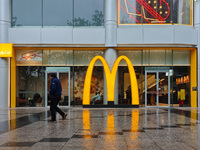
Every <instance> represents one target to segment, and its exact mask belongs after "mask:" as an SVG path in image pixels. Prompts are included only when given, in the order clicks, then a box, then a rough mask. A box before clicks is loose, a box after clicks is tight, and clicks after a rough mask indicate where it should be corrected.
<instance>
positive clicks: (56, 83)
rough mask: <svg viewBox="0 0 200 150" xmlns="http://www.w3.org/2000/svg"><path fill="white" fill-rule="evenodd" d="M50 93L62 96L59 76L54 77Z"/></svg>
mask: <svg viewBox="0 0 200 150" xmlns="http://www.w3.org/2000/svg"><path fill="white" fill-rule="evenodd" d="M49 94H50V96H60V95H61V94H62V87H61V83H60V81H59V80H58V78H57V77H55V78H53V79H52V82H51V87H50V90H49Z"/></svg>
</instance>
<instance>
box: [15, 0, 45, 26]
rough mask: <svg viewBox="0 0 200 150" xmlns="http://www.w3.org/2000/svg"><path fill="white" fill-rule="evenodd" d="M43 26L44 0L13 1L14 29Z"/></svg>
mask: <svg viewBox="0 0 200 150" xmlns="http://www.w3.org/2000/svg"><path fill="white" fill-rule="evenodd" d="M25 26H29V27H30V26H34V27H36V26H38V27H41V26H42V0H13V1H12V27H25Z"/></svg>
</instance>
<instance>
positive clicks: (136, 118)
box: [131, 109, 139, 139]
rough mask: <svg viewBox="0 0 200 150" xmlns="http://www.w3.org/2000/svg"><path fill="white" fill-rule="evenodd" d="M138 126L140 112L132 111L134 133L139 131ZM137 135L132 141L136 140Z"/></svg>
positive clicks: (133, 136)
mask: <svg viewBox="0 0 200 150" xmlns="http://www.w3.org/2000/svg"><path fill="white" fill-rule="evenodd" d="M138 124H139V110H138V109H137V110H132V131H137V130H138ZM136 138H137V134H132V135H131V139H136Z"/></svg>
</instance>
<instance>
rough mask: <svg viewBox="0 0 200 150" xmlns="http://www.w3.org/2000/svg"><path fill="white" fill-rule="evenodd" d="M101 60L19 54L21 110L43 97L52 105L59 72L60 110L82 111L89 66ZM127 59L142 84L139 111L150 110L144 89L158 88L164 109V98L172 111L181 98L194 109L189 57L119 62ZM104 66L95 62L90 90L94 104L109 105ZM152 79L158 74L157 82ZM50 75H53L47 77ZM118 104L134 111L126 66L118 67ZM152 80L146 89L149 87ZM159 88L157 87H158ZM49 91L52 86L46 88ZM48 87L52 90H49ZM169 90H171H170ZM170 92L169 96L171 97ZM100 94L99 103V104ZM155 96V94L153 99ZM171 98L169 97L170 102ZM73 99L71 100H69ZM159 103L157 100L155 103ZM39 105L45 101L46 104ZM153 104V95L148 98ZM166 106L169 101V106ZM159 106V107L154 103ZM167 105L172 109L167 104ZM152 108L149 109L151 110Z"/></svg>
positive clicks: (143, 55) (147, 55)
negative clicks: (51, 94) (52, 80)
mask: <svg viewBox="0 0 200 150" xmlns="http://www.w3.org/2000/svg"><path fill="white" fill-rule="evenodd" d="M97 55H100V56H104V51H103V50H65V49H59V50H55V49H49V50H47V49H45V50H20V49H19V50H16V64H17V91H16V102H17V106H33V105H32V103H31V102H32V101H31V100H33V98H34V96H35V95H37V94H39V95H40V97H42V98H41V99H42V101H40V105H38V104H37V105H38V106H46V104H48V102H47V100H48V97H47V94H48V89H49V85H50V84H48V75H49V74H50V73H51V72H57V75H58V77H60V80H61V82H62V86H63V97H62V100H61V103H60V105H63V106H67V105H69V100H70V102H71V105H72V106H73V105H76V106H77V105H82V101H83V90H84V82H85V76H86V72H87V68H88V66H89V64H90V61H91V60H92V59H93V58H94V57H95V56H97ZM121 55H125V56H127V57H128V58H129V59H130V61H131V62H132V64H133V67H134V69H135V73H136V79H137V83H138V92H139V100H140V107H143V106H145V105H146V103H145V100H146V95H145V93H146V91H145V87H146V86H147V87H148V89H151V88H152V89H151V91H154V92H155V90H154V89H153V87H154V88H155V85H159V88H157V89H156V90H157V91H158V92H161V93H160V94H159V98H160V100H159V105H158V106H163V105H162V104H163V101H162V98H163V97H165V99H166V100H167V97H169V95H170V97H169V98H170V106H173V107H174V106H179V95H180V94H179V93H180V92H181V91H182V93H184V95H185V97H184V106H191V104H190V103H191V100H190V80H191V79H190V69H191V68H190V57H191V56H190V55H191V54H190V51H189V50H170V49H166V50H165V49H159V50H154V49H149V50H119V51H118V57H119V56H121ZM103 70H104V68H103V65H102V63H101V61H100V60H98V61H96V63H95V66H94V69H93V73H92V78H91V86H90V90H91V91H90V102H91V103H90V104H91V105H92V104H94V105H98V104H104V99H103V92H104V89H103V88H104V81H103V80H104V79H103V78H104V75H103V72H104V71H103ZM151 73H153V74H156V73H157V75H156V76H152V75H151ZM47 74H48V75H47ZM117 78H118V104H122V105H130V104H131V98H130V95H129V93H128V92H129V90H130V89H129V86H130V75H129V70H128V67H127V64H126V62H125V61H124V60H122V61H121V62H120V64H119V66H118V76H117ZM146 80H147V84H146ZM155 82H156V83H157V84H155ZM47 85H48V86H47ZM46 87H47V88H46ZM168 87H170V88H169V89H168ZM167 90H168V91H167ZM96 94H100V98H99V99H98V100H95V99H94V97H95V96H96ZM153 94H154V95H155V93H153ZM166 95H167V96H166ZM69 97H70V99H69ZM154 98H155V97H154ZM41 99H40V100H41ZM147 99H148V94H147ZM165 102H166V101H165ZM155 104H156V103H155ZM165 105H167V103H166V104H165ZM148 106H149V105H148Z"/></svg>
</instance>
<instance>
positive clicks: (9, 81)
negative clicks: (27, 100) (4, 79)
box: [8, 58, 11, 107]
mask: <svg viewBox="0 0 200 150" xmlns="http://www.w3.org/2000/svg"><path fill="white" fill-rule="evenodd" d="M10 59H11V58H8V107H10V90H11V88H10V80H11V78H10V75H11V74H10V70H11V69H10V67H11V66H10Z"/></svg>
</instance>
